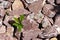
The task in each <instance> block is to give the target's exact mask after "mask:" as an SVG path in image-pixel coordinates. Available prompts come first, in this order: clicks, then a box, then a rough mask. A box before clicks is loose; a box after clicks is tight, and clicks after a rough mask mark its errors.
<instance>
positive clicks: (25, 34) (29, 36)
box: [23, 30, 41, 40]
mask: <svg viewBox="0 0 60 40" xmlns="http://www.w3.org/2000/svg"><path fill="white" fill-rule="evenodd" d="M40 32H41V31H40V30H30V31H24V32H23V37H24V38H23V40H24V39H25V40H31V39H33V38H36V37H37V36H38V34H39V33H40Z"/></svg>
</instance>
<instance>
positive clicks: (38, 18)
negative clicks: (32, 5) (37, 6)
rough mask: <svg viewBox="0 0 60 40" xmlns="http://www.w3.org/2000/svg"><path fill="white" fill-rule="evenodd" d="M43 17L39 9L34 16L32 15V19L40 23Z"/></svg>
mask: <svg viewBox="0 0 60 40" xmlns="http://www.w3.org/2000/svg"><path fill="white" fill-rule="evenodd" d="M43 18H44V15H43V14H42V12H41V11H39V13H37V14H35V16H34V19H35V20H36V21H37V22H38V23H41V22H42V20H43Z"/></svg>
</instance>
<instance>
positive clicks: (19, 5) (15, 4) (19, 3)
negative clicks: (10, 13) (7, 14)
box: [12, 0, 24, 10]
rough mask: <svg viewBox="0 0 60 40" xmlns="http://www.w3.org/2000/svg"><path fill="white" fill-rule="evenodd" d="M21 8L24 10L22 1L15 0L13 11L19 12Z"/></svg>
mask: <svg viewBox="0 0 60 40" xmlns="http://www.w3.org/2000/svg"><path fill="white" fill-rule="evenodd" d="M19 8H24V7H23V4H22V2H21V1H20V0H15V1H14V3H13V4H12V9H13V10H18V9H19Z"/></svg>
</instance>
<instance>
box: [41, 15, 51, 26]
mask: <svg viewBox="0 0 60 40" xmlns="http://www.w3.org/2000/svg"><path fill="white" fill-rule="evenodd" d="M49 26H51V23H50V21H49V19H48V17H46V16H45V18H44V19H43V21H42V27H49Z"/></svg>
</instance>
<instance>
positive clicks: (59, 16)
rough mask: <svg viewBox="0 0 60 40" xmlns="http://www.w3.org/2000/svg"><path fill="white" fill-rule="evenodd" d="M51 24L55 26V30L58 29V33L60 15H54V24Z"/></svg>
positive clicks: (59, 29)
mask: <svg viewBox="0 0 60 40" xmlns="http://www.w3.org/2000/svg"><path fill="white" fill-rule="evenodd" d="M53 26H54V27H56V30H57V31H58V34H60V15H57V16H56V18H55V24H54V25H53Z"/></svg>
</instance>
